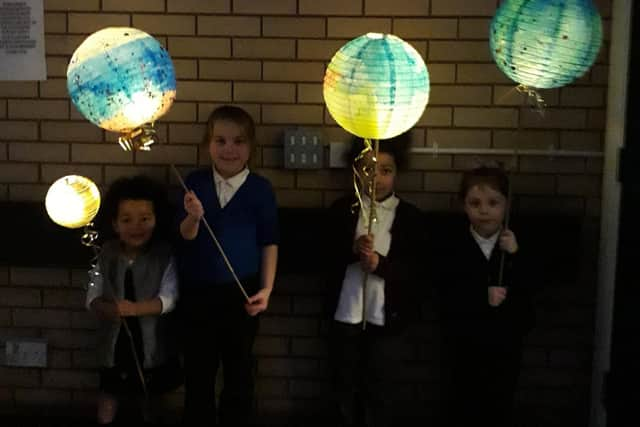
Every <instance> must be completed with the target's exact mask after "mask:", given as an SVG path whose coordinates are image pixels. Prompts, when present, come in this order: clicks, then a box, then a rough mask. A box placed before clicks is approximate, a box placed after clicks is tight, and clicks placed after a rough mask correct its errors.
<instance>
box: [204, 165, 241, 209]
mask: <svg viewBox="0 0 640 427" xmlns="http://www.w3.org/2000/svg"><path fill="white" fill-rule="evenodd" d="M248 175H249V168H244V169H243V170H242V171H241V172H238V173H237V174H235V175H234V176H232V177H231V178H228V179H225V178H223V177H222V175H220V174H219V173H218V171H217V170H216V168H215V167H214V168H213V180H214V182H215V185H216V194H217V195H218V201H219V202H220V207H221V208H224V207H225V206H226V205H227V203H229V200H231V198H233V196H234V195H235V194H236V192H237V191H238V189H239V188H240V187H241V186H242V184H244V182H245V181H246V180H247V176H248Z"/></svg>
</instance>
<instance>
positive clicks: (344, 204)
mask: <svg viewBox="0 0 640 427" xmlns="http://www.w3.org/2000/svg"><path fill="white" fill-rule="evenodd" d="M354 202H355V199H354V198H353V197H351V196H350V197H343V198H341V199H339V200H337V201H336V202H334V203H333V205H332V206H331V208H330V209H329V213H328V227H327V230H328V231H327V233H326V238H327V239H330V240H327V246H326V248H327V253H328V254H329V259H328V261H329V263H328V264H329V268H328V271H327V280H328V286H329V292H328V301H327V305H326V310H327V315H328V316H330V317H331V318H332V319H333V315H334V314H335V310H336V308H337V305H338V299H339V297H340V291H341V288H342V282H343V280H344V276H345V272H346V269H347V266H348V265H349V264H352V263H354V262H356V261H358V259H359V257H358V255H356V254H354V253H353V250H352V248H353V239H354V236H355V229H356V225H357V223H358V215H357V214H358V212H356V213H352V212H351V206H352V204H353V203H354ZM424 230H425V226H424V216H423V214H422V213H421V212H420V211H419V210H418V209H417V208H416V207H415V206H413V205H411V204H409V203H407V202H405V201H403V200H402V199H400V203H399V204H398V207H397V208H396V213H395V218H394V220H393V224H392V226H391V246H390V248H389V253H388V254H387V256H380V261H379V263H378V267H377V269H376V270H375V271H374V272H373V273H372V274H376V275H378V276H380V277H382V278H383V279H384V281H385V285H384V294H385V304H384V312H385V327H387V328H388V329H389V330H393V331H396V330H398V329H401V328H403V327H404V326H405V325H406V324H407V322H408V321H409V320H411V319H412V318H414V317H415V316H416V315H417V314H418V312H419V302H420V298H419V297H418V295H419V291H420V287H421V286H426V283H425V280H423V275H422V274H421V273H422V272H421V270H422V267H421V266H422V265H424V259H423V252H422V251H421V250H422V249H423V248H424V245H425V243H426V241H427V240H426V237H425V231H424Z"/></svg>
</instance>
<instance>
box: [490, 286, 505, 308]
mask: <svg viewBox="0 0 640 427" xmlns="http://www.w3.org/2000/svg"><path fill="white" fill-rule="evenodd" d="M488 289H489V291H488V293H489V305H490V306H491V307H497V306H499V305H500V304H502V301H504V300H505V298H507V288H503V287H502V286H489V288H488Z"/></svg>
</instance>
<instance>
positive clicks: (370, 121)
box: [323, 33, 429, 139]
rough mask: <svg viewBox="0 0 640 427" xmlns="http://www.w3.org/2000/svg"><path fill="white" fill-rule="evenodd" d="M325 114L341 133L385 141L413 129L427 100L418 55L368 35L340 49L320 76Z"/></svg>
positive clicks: (387, 38)
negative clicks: (337, 125) (338, 127)
mask: <svg viewBox="0 0 640 427" xmlns="http://www.w3.org/2000/svg"><path fill="white" fill-rule="evenodd" d="M323 94H324V100H325V102H326V105H327V108H328V110H329V113H330V114H331V116H332V117H333V118H334V120H335V121H336V122H337V123H338V124H339V125H340V126H341V127H343V128H344V129H345V130H346V131H348V132H350V133H352V134H354V135H356V136H359V137H361V138H365V139H388V138H392V137H394V136H397V135H400V134H401V133H403V132H405V131H407V130H408V129H410V128H411V127H413V126H414V125H415V124H416V122H417V121H418V120H419V119H420V117H421V116H422V113H423V112H424V109H425V107H426V106H427V102H428V101H429V72H428V70H427V66H426V65H425V63H424V60H423V59H422V57H421V56H420V54H419V53H418V52H417V51H416V50H415V49H414V48H413V47H412V46H411V45H410V44H409V43H407V42H405V41H404V40H402V39H400V38H399V37H396V36H394V35H392V34H378V33H369V34H365V35H363V36H360V37H357V38H355V39H353V40H351V41H349V42H348V43H347V44H345V45H344V46H342V48H340V50H338V52H337V53H336V54H335V55H334V56H333V58H332V59H331V62H330V63H329V66H328V67H327V71H326V73H325V76H324V86H323Z"/></svg>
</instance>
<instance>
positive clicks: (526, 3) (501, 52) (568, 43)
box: [489, 0, 602, 89]
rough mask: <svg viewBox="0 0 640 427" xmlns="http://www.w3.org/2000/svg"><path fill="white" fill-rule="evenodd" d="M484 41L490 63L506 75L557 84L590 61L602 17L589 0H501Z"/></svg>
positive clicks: (599, 36)
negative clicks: (488, 45)
mask: <svg viewBox="0 0 640 427" xmlns="http://www.w3.org/2000/svg"><path fill="white" fill-rule="evenodd" d="M489 42H490V46H491V54H492V55H493V59H494V61H495V62H496V65H497V66H498V68H500V70H502V72H504V73H505V74H506V75H507V76H508V77H509V78H510V79H512V80H513V81H515V82H517V83H520V84H522V85H525V86H528V87H531V88H540V89H550V88H557V87H561V86H565V85H567V84H569V83H571V82H572V81H574V80H575V79H577V78H579V77H580V76H582V75H583V74H584V73H585V72H586V71H587V70H588V69H589V68H590V67H591V65H593V63H594V61H595V60H596V56H597V55H598V51H599V50H600V45H601V44H602V22H601V19H600V15H599V14H598V11H597V9H596V8H595V6H594V5H593V3H592V1H591V0H505V1H503V2H502V4H501V5H500V7H499V8H498V10H497V12H496V14H495V16H494V17H493V20H492V21H491V30H490V39H489Z"/></svg>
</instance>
